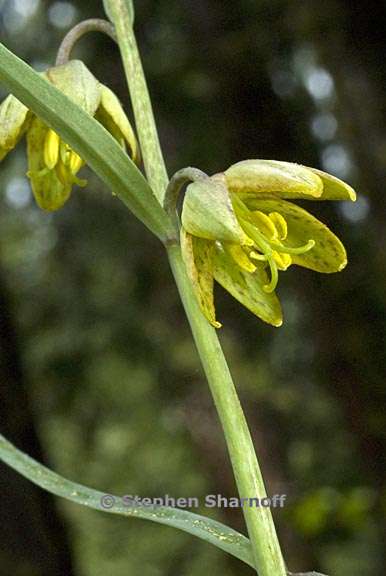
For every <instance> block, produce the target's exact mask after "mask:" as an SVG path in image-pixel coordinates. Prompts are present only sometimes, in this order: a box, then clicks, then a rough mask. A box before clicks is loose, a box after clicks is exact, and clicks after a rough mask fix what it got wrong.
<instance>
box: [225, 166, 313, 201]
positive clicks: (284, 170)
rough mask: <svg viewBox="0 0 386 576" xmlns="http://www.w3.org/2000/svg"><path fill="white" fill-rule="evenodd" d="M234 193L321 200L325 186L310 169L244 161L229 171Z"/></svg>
mask: <svg viewBox="0 0 386 576" xmlns="http://www.w3.org/2000/svg"><path fill="white" fill-rule="evenodd" d="M225 177H226V181H227V184H228V188H229V190H230V192H234V193H236V194H240V195H241V196H243V197H244V195H245V196H252V197H257V196H259V197H261V196H264V197H266V198H267V197H268V198H269V197H275V198H320V197H321V195H322V191H323V184H322V180H321V179H320V177H319V176H318V175H317V174H315V173H314V172H313V171H312V170H310V168H307V167H305V166H301V165H300V164H293V163H291V162H280V161H278V160H244V161H243V162H238V163H237V164H233V166H231V167H230V168H228V170H226V171H225Z"/></svg>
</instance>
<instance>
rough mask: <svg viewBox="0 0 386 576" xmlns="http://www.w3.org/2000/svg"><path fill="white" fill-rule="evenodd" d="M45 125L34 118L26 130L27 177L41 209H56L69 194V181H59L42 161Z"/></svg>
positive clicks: (53, 171)
mask: <svg viewBox="0 0 386 576" xmlns="http://www.w3.org/2000/svg"><path fill="white" fill-rule="evenodd" d="M47 131H48V128H47V126H46V125H45V124H44V123H43V122H42V121H41V120H39V119H38V118H34V119H33V120H32V123H31V127H30V128H29V130H28V132H27V147H28V177H29V179H30V180H31V186H32V191H33V193H34V196H35V199H36V202H37V203H38V205H39V206H40V208H42V209H43V210H49V211H52V210H57V209H58V208H60V207H61V206H63V204H64V203H65V202H66V200H67V199H68V197H69V196H70V194H71V181H66V179H65V178H63V181H61V180H60V179H59V177H58V174H57V171H56V170H55V169H53V170H49V169H48V168H47V166H46V164H45V162H44V143H45V138H46V135H47Z"/></svg>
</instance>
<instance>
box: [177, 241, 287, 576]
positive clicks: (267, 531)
mask: <svg viewBox="0 0 386 576" xmlns="http://www.w3.org/2000/svg"><path fill="white" fill-rule="evenodd" d="M168 255H169V261H170V264H171V267H172V270H173V274H174V278H175V280H176V282H177V286H178V290H179V293H180V296H181V300H182V302H183V305H184V308H185V312H186V315H187V317H188V320H189V323H190V326H191V329H192V332H193V336H194V340H195V343H196V346H197V349H198V353H199V355H200V358H201V362H202V365H203V368H204V371H205V374H206V377H207V379H208V383H209V387H210V390H211V393H212V396H213V399H214V402H215V405H216V408H217V412H218V415H219V418H220V420H221V424H222V427H223V430H224V435H225V440H226V443H227V446H228V451H229V455H230V459H231V462H232V467H233V471H234V475H235V479H236V484H237V487H238V491H239V495H240V498H253V497H257V498H264V497H265V496H266V495H267V494H266V490H265V486H264V481H263V477H262V474H261V471H260V467H259V464H258V461H257V458H256V453H255V449H254V446H253V442H252V438H251V435H250V433H249V429H248V425H247V422H246V419H245V416H244V413H243V410H242V407H241V404H240V401H239V398H238V396H237V392H236V389H235V386H234V383H233V380H232V376H231V374H230V372H229V368H228V365H227V362H226V360H225V357H224V354H223V351H222V349H221V346H220V343H219V340H218V337H217V334H216V331H215V329H214V328H212V326H210V325H209V323H208V321H207V320H206V318H204V316H203V314H202V312H201V310H200V308H199V306H198V303H197V302H196V298H195V296H194V294H193V292H192V288H191V285H190V281H189V279H188V277H187V275H186V272H185V265H184V263H183V261H182V257H181V250H180V248H179V246H170V247H169V248H168ZM243 512H244V517H245V521H246V524H247V528H248V534H249V538H250V541H251V546H252V553H253V556H254V559H255V566H256V569H257V571H258V573H259V575H260V576H285V574H286V569H285V565H284V561H283V557H282V554H281V550H280V545H279V542H278V539H277V535H276V530H275V526H274V523H273V519H272V514H271V511H270V509H269V508H264V507H261V508H254V507H249V506H247V507H245V508H243Z"/></svg>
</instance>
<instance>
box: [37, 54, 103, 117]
mask: <svg viewBox="0 0 386 576" xmlns="http://www.w3.org/2000/svg"><path fill="white" fill-rule="evenodd" d="M43 75H44V76H45V77H46V78H47V79H48V80H49V81H50V82H51V84H53V85H54V86H56V88H58V90H60V91H61V92H63V94H65V95H66V96H68V98H70V99H71V100H72V101H73V102H75V103H76V104H78V106H80V107H81V108H83V110H85V111H86V112H87V113H88V114H90V115H91V116H94V114H95V112H96V110H97V108H98V106H99V102H100V99H101V85H100V83H99V82H98V80H97V79H96V78H95V76H94V75H93V74H91V72H90V71H89V69H88V68H87V67H86V66H85V65H84V64H83V62H81V61H80V60H70V61H69V62H67V64H62V65H61V66H55V67H53V68H49V69H48V70H47V71H46V72H44V74H43Z"/></svg>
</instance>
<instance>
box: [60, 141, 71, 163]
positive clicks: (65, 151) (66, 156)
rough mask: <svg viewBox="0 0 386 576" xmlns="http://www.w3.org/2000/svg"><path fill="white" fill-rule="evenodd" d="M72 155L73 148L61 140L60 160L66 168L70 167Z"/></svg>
mask: <svg viewBox="0 0 386 576" xmlns="http://www.w3.org/2000/svg"><path fill="white" fill-rule="evenodd" d="M70 154H71V148H70V147H69V145H68V144H66V143H65V142H63V140H61V142H60V159H61V161H62V162H63V164H64V165H65V166H68V165H69V163H70Z"/></svg>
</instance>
